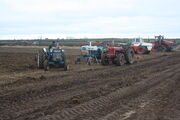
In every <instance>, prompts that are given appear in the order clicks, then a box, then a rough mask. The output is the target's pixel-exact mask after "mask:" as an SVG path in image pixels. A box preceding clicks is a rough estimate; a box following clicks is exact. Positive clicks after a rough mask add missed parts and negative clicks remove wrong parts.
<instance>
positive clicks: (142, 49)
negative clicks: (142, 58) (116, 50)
mask: <svg viewBox="0 0 180 120" xmlns="http://www.w3.org/2000/svg"><path fill="white" fill-rule="evenodd" d="M127 44H128V45H130V46H131V47H132V48H133V50H134V52H135V53H136V54H149V53H150V52H151V51H152V48H153V44H152V43H147V42H144V40H143V39H142V38H135V39H133V40H130V41H128V43H127Z"/></svg>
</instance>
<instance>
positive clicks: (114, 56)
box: [101, 45, 134, 66]
mask: <svg viewBox="0 0 180 120" xmlns="http://www.w3.org/2000/svg"><path fill="white" fill-rule="evenodd" d="M133 62H134V50H133V48H132V47H131V46H128V45H123V46H120V47H115V46H109V47H107V48H106V49H105V48H104V50H103V52H102V54H101V64H102V65H108V64H110V63H113V64H116V65H117V66H122V65H124V64H126V63H129V64H132V63H133Z"/></svg>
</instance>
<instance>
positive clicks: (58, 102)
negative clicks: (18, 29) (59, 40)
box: [0, 47, 180, 120]
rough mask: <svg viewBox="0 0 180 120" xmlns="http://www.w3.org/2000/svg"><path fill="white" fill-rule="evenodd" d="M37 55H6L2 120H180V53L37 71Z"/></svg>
mask: <svg viewBox="0 0 180 120" xmlns="http://www.w3.org/2000/svg"><path fill="white" fill-rule="evenodd" d="M36 51H37V49H33V48H12V47H4V48H1V49H0V120H36V119H38V120H179V119H180V94H179V93H180V74H179V73H180V62H179V61H180V52H172V53H153V54H151V55H143V56H139V57H137V61H138V62H137V63H135V64H133V65H124V66H121V67H118V66H115V65H109V66H101V65H92V66H88V65H86V64H77V65H76V64H74V59H75V56H76V55H78V53H79V50H77V49H67V50H66V52H67V54H68V58H69V62H70V70H69V71H67V72H65V71H63V70H61V69H51V70H50V71H47V72H45V71H44V70H39V69H37V68H36V64H35V61H34V58H35V57H34V56H35V53H36Z"/></svg>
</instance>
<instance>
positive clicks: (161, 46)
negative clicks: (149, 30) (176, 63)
mask: <svg viewBox="0 0 180 120" xmlns="http://www.w3.org/2000/svg"><path fill="white" fill-rule="evenodd" d="M151 43H152V44H153V45H154V47H153V48H154V49H155V50H157V51H167V52H170V51H172V50H173V49H174V48H175V42H173V41H168V40H165V39H164V36H161V35H159V36H155V41H154V42H151Z"/></svg>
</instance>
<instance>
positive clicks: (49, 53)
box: [36, 44, 69, 71]
mask: <svg viewBox="0 0 180 120" xmlns="http://www.w3.org/2000/svg"><path fill="white" fill-rule="evenodd" d="M36 62H37V66H38V68H41V69H43V68H44V70H45V71H47V70H49V69H50V68H51V67H56V68H64V70H65V71H67V70H68V69H69V65H68V63H67V59H66V55H65V52H64V50H63V49H62V48H60V47H59V45H58V44H57V45H56V46H52V47H51V48H43V49H40V50H39V51H38V53H37V56H36Z"/></svg>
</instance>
